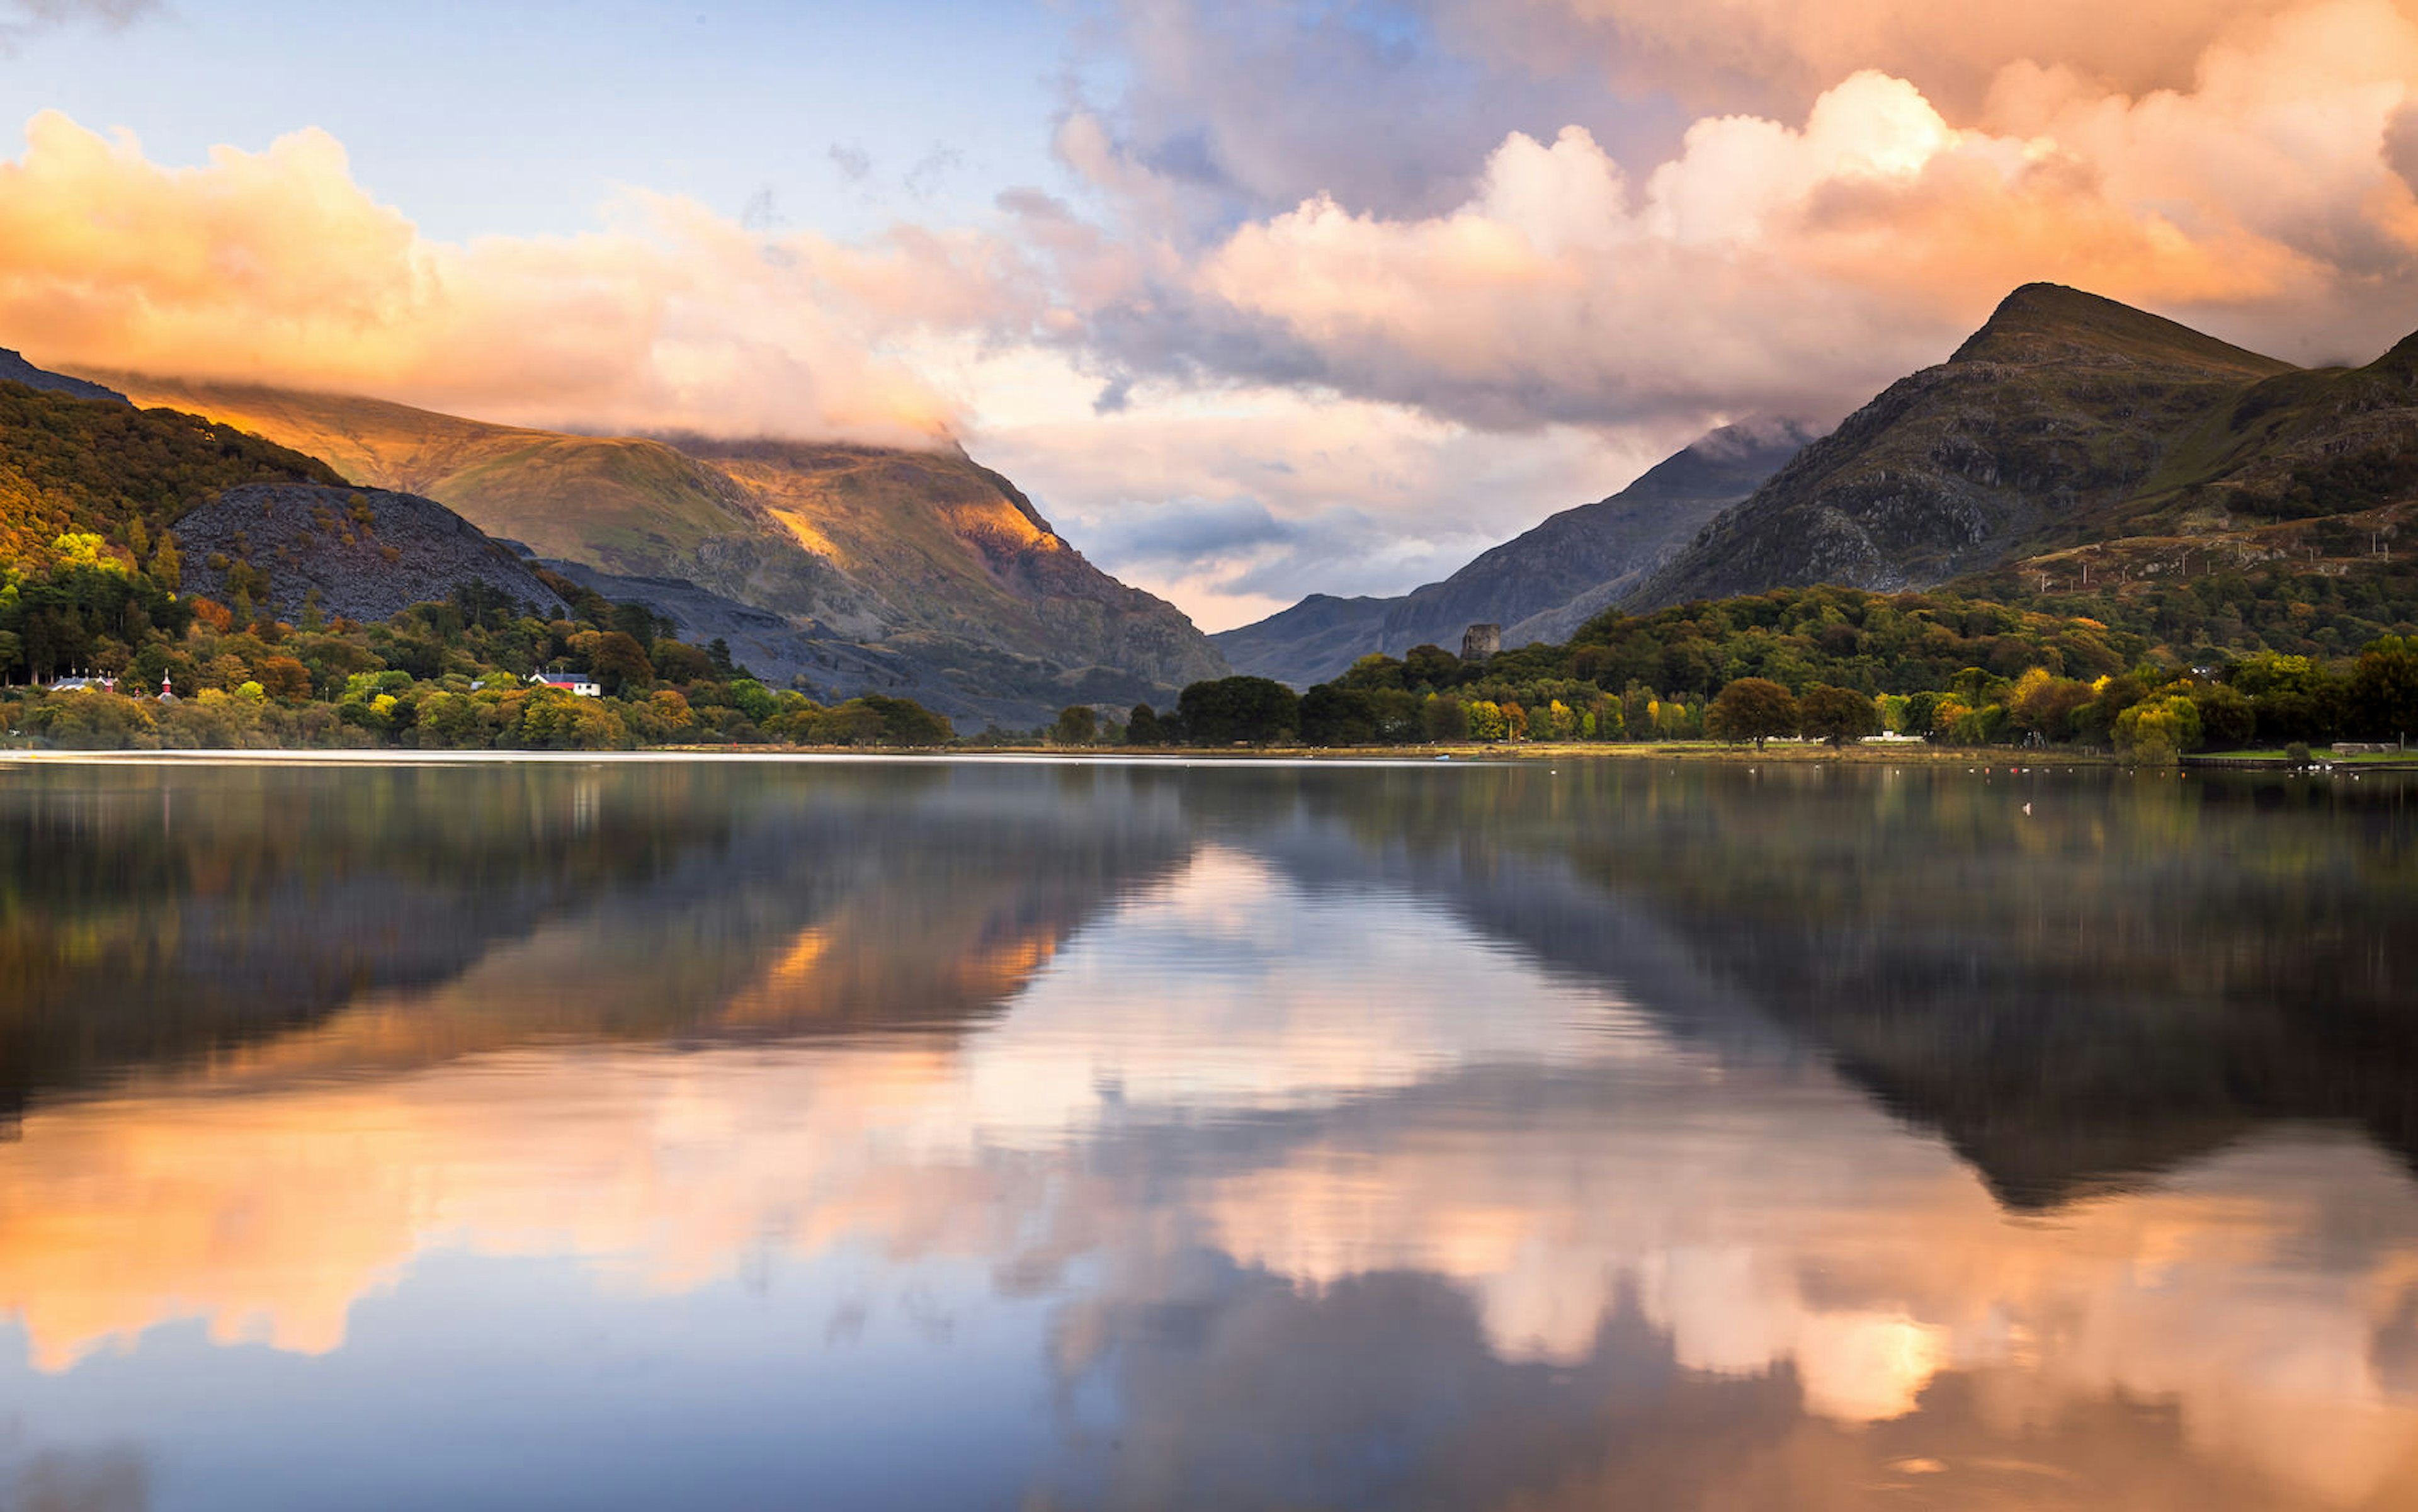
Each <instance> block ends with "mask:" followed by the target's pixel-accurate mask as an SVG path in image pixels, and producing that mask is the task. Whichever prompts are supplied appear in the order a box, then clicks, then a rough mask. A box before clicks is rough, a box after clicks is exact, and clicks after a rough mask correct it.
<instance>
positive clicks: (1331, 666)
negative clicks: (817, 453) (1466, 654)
mask: <svg viewBox="0 0 2418 1512" xmlns="http://www.w3.org/2000/svg"><path fill="white" fill-rule="evenodd" d="M1401 602H1402V599H1401V598H1400V597H1397V598H1391V599H1372V598H1355V599H1339V598H1337V597H1336V596H1335V595H1334V594H1332V593H1313V594H1311V595H1310V596H1309V597H1308V598H1306V599H1304V600H1302V601H1301V602H1300V603H1296V604H1294V605H1293V607H1292V608H1290V609H1281V610H1278V612H1277V613H1275V614H1272V615H1270V616H1268V617H1267V618H1266V619H1260V620H1254V621H1253V622H1252V623H1250V624H1247V625H1239V626H1237V627H1235V628H1234V629H1232V630H1221V631H1219V632H1217V634H1214V635H1212V636H1210V637H1209V639H1210V642H1211V643H1212V644H1213V645H1215V646H1216V647H1217V649H1218V650H1220V651H1222V652H1224V653H1225V656H1226V660H1227V661H1229V662H1231V663H1232V664H1233V667H1234V670H1235V671H1237V672H1242V673H1247V674H1248V675H1250V676H1252V677H1255V678H1274V679H1276V680H1278V682H1290V683H1292V684H1293V686H1295V687H1298V688H1306V687H1308V686H1309V685H1310V684H1311V683H1314V682H1324V681H1325V680H1327V679H1328V678H1331V677H1334V676H1335V675H1336V674H1337V673H1339V672H1341V671H1342V670H1343V669H1344V668H1345V667H1347V666H1350V665H1351V664H1353V663H1354V662H1356V661H1358V660H1359V659H1360V658H1362V657H1364V656H1367V655H1368V654H1370V652H1371V651H1374V650H1376V649H1378V648H1379V647H1381V646H1383V645H1384V644H1385V616H1386V614H1387V613H1389V612H1390V611H1391V610H1392V609H1393V608H1394V606H1395V605H1397V604H1399V603H1401ZM1460 644H1461V642H1460V641H1459V639H1457V638H1456V639H1455V640H1454V642H1453V645H1454V647H1455V648H1456V649H1458V648H1459V646H1460Z"/></svg>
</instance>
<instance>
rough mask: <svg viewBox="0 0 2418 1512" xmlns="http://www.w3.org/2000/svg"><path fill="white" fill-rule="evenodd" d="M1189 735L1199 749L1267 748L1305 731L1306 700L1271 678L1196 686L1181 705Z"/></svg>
mask: <svg viewBox="0 0 2418 1512" xmlns="http://www.w3.org/2000/svg"><path fill="white" fill-rule="evenodd" d="M1176 709H1177V711H1178V712H1179V713H1181V714H1182V715H1183V718H1184V730H1185V734H1186V737H1187V738H1188V739H1190V740H1191V741H1194V742H1195V743H1196V744H1200V745H1232V744H1237V743H1241V742H1246V741H1247V742H1249V743H1251V744H1254V745H1263V744H1265V743H1267V742H1268V741H1273V740H1275V739H1277V737H1278V736H1279V735H1283V734H1286V733H1288V732H1291V731H1297V730H1299V729H1300V727H1301V698H1300V695H1297V694H1295V693H1294V692H1293V690H1292V689H1291V688H1288V687H1286V686H1285V685H1284V684H1283V683H1281V682H1278V681H1275V680H1272V679H1268V678H1218V679H1217V680H1214V681H1209V682H1196V683H1194V684H1192V685H1191V686H1190V687H1188V688H1186V689H1185V690H1184V693H1183V695H1182V696H1181V697H1179V698H1178V699H1177V700H1176Z"/></svg>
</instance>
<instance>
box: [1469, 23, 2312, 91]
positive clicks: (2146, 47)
mask: <svg viewBox="0 0 2418 1512" xmlns="http://www.w3.org/2000/svg"><path fill="white" fill-rule="evenodd" d="M2297 8H2299V3H2298V0H2137V3H2135V4H2132V5H2128V6H2126V7H2124V8H2123V10H2122V12H2121V14H2120V15H2117V14H2115V13H2111V12H2110V11H2109V9H2108V8H2107V7H2106V6H2104V4H2101V3H2099V0H2028V3H2026V4H2023V5H1978V6H1977V5H1967V6H1953V5H1940V4H1938V3H1937V0H1698V3H1695V4H1691V5H1684V6H1675V5H1667V4H1661V3H1659V0H1460V3H1454V4H1449V5H1447V6H1446V8H1445V18H1446V19H1445V23H1446V27H1447V29H1448V30H1449V32H1450V33H1451V34H1452V35H1454V36H1455V37H1456V38H1458V39H1460V40H1462V42H1463V43H1464V44H1465V45H1471V46H1475V47H1478V48H1481V49H1484V50H1486V51H1489V52H1492V53H1499V54H1504V55H1508V56H1511V57H1515V58H1519V59H1521V60H1523V61H1524V62H1526V63H1527V64H1529V65H1530V66H1531V67H1535V68H1538V69H1547V70H1551V69H1562V68H1565V67H1568V66H1569V64H1570V63H1571V61H1572V60H1573V59H1574V58H1581V59H1585V60H1587V61H1589V62H1591V63H1593V64H1595V65H1596V66H1597V67H1599V68H1600V69H1602V70H1603V71H1604V72H1605V73H1606V74H1607V75H1608V76H1609V77H1611V78H1612V79H1613V80H1614V81H1615V82H1616V83H1620V84H1642V85H1645V86H1646V87H1651V88H1655V89H1660V90H1670V91H1675V92H1677V93H1679V94H1681V95H1682V96H1683V97H1686V98H1690V99H1696V100H1698V101H1701V102H1708V103H1721V104H1725V105H1729V106H1732V107H1736V106H1740V105H1745V106H1750V107H1754V108H1783V109H1784V108H1791V107H1801V106H1802V105H1803V104H1804V103H1805V102H1806V101H1808V100H1810V99H1813V96H1815V95H1816V94H1818V93H1820V92H1821V91H1822V90H1823V89H1826V88H1828V87H1829V86H1830V85H1831V84H1834V83H1836V82H1837V81H1838V80H1840V79H1842V78H1844V77H1845V76H1846V75H1847V74H1849V73H1853V72H1855V71H1857V70H1858V69H1884V70H1886V71H1888V72H1890V73H1893V74H1898V75H1901V76H1904V77H1906V78H1910V79H1913V80H1914V81H1916V82H1917V83H1918V84H1921V86H1922V88H1923V90H1924V92H1925V93H1927V94H1929V95H1931V96H1932V97H1933V98H1935V99H1944V100H1947V101H1949V102H1951V104H1953V105H1955V106H1956V107H1957V108H1958V109H1960V110H1970V109H1974V108H1978V107H1979V106H1980V105H1981V104H1982V101H1983V99H1985V98H1986V96H1987V95H1988V93H1989V90H1990V88H1991V86H1992V84H1994V82H1995V81H1996V79H1997V74H1998V71H1999V70H2000V69H2002V68H2004V67H2006V66H2007V65H2008V64H2010V63H2014V62H2018V61H2027V62H2030V63H2034V64H2037V65H2039V66H2041V67H2043V68H2047V69H2060V70H2064V71H2067V72H2070V73H2072V74H2074V75H2075V76H2077V77H2079V78H2082V79H2086V80H2089V81H2090V82H2091V83H2092V84H2093V85H2094V86H2096V87H2099V88H2102V89H2104V90H2108V91H2119V92H2123V93H2127V94H2138V93H2145V92H2148V91H2150V90H2156V89H2175V88H2182V87H2186V86H2188V85H2189V84H2191V82H2192V80H2193V77H2194V74H2195V72H2196V69H2197V68H2198V66H2199V63H2200V59H2201V56H2202V54H2203V53H2206V52H2207V51H2208V49H2209V48H2210V47H2211V46H2212V45H2214V44H2215V43H2217V42H2218V41H2220V40H2221V39H2224V38H2228V37H2231V36H2236V35H2239V34H2240V33H2241V32H2242V30H2243V28H2245V27H2247V26H2254V25H2256V24H2257V23H2260V22H2263V21H2266V20H2269V19H2272V18H2273V17H2276V16H2279V15H2283V14H2287V13H2288V12H2290V11H2292V10H2295V9H2297Z"/></svg>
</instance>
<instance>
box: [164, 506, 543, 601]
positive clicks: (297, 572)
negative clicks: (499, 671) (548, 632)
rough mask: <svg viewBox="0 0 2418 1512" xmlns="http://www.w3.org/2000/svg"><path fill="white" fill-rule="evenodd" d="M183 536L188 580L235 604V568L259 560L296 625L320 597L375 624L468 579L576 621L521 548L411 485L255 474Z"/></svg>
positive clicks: (199, 512) (190, 517)
mask: <svg viewBox="0 0 2418 1512" xmlns="http://www.w3.org/2000/svg"><path fill="white" fill-rule="evenodd" d="M176 540H177V542H178V543H179V544H180V545H181V546H182V548H183V552H184V587H185V588H188V589H189V590H191V591H192V592H196V593H200V594H203V595H205V596H207V597H208V598H212V599H216V600H218V601H220V602H221V603H229V602H232V601H233V600H234V598H235V583H234V582H233V580H232V577H231V574H234V573H239V572H242V571H243V570H244V567H245V566H246V565H247V564H248V565H249V567H250V568H251V569H252V570H253V573H255V574H261V575H265V576H266V578H267V582H266V583H265V585H263V592H264V593H265V596H266V598H267V600H268V603H269V605H270V606H271V607H273V608H274V610H275V612H276V615H277V618H278V619H283V620H285V621H287V622H289V623H293V622H298V621H299V620H300V619H302V617H303V615H304V613H305V612H306V610H307V609H308V608H309V607H310V606H312V605H314V604H315V605H316V606H317V607H318V609H319V611H320V612H321V613H322V614H325V615H329V616H336V615H341V616H343V617H344V618H345V619H355V620H360V621H362V622H365V623H371V624H375V623H377V622H379V621H381V620H385V619H390V618H392V617H393V616H394V615H396V614H399V613H401V612H402V611H403V610H405V609H408V608H410V607H411V606H412V605H413V604H415V603H429V602H431V601H432V600H438V599H443V598H446V597H448V596H449V595H451V593H452V592H453V590H454V589H455V588H459V587H461V586H462V585H463V584H465V583H479V584H482V585H484V586H485V587H487V588H492V589H494V590H496V591H497V592H498V593H501V594H502V595H504V597H505V598H506V599H509V600H513V601H516V602H518V603H523V604H526V605H528V607H529V608H530V609H531V610H532V611H534V612H535V613H537V614H538V615H539V617H540V618H542V619H556V618H563V619H568V618H570V612H571V611H570V606H569V605H567V604H565V603H563V602H562V598H561V596H560V595H559V594H558V593H556V592H555V591H554V590H553V589H552V588H547V587H546V586H545V585H544V584H543V583H542V582H540V581H539V580H538V578H537V575H536V574H535V573H531V572H530V571H529V570H528V568H527V567H525V566H523V565H522V564H521V560H520V558H519V557H516V556H514V555H513V553H512V552H510V551H508V550H506V549H505V548H504V547H503V546H501V545H499V544H497V542H494V541H491V540H489V539H488V538H487V536H486V534H485V533H484V532H482V530H480V529H479V527H476V526H474V525H472V524H471V523H470V522H469V521H467V520H465V519H464V518H462V516H460V515H458V514H456V513H454V512H452V511H451V510H449V509H447V508H446V507H445V506H444V505H442V504H439V503H437V502H436V500H434V499H426V498H421V497H418V496H415V495H411V494H392V493H389V492H387V491H385V490H384V489H375V488H371V489H353V488H330V487H328V486H325V485H319V484H311V483H250V484H246V485H245V486H243V487H240V488H231V489H228V490H227V491H226V492H225V493H223V494H221V495H220V496H218V497H217V498H215V499H212V500H210V501H209V502H208V503H206V504H203V505H202V506H201V507H199V508H198V509H195V510H193V511H192V512H190V513H188V514H186V515H185V516H184V517H183V518H181V519H179V520H178V521H177V522H176ZM245 591H247V592H249V591H250V588H245Z"/></svg>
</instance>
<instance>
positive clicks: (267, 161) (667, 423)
mask: <svg viewBox="0 0 2418 1512" xmlns="http://www.w3.org/2000/svg"><path fill="white" fill-rule="evenodd" d="M1018 276H1019V275H1018V270H1017V268H1016V267H1014V266H1013V264H1012V262H1011V261H1007V260H1003V259H1002V257H1001V256H1000V255H999V254H998V252H997V250H996V249H995V248H994V247H992V246H991V245H990V244H989V243H988V242H987V241H986V240H985V239H983V238H981V237H973V236H967V235H953V234H942V233H933V232H926V231H918V230H902V231H900V232H898V233H896V234H895V235H894V236H892V237H888V238H885V239H884V240H883V241H881V242H880V243H879V244H877V245H873V246H869V247H843V246H839V245H837V244H834V243H832V242H830V241H828V240H826V239H824V238H821V237H813V236H805V235H800V236H788V237H759V236H757V235H754V234H752V233H749V232H746V231H744V230H742V228H740V227H739V226H737V225H736V224H734V223H732V222H729V221H724V220H721V219H719V218H717V217H714V216H712V215H711V214H710V213H708V212H706V211H705V210H703V209H702V208H701V207H699V206H696V205H695V204H693V203H691V202H688V201H684V200H680V199H674V198H667V197H665V196H661V195H654V194H648V193H644V192H638V191H631V192H628V193H625V194H624V195H623V196H622V197H621V198H620V200H618V201H617V202H615V203H614V204H613V205H612V206H608V214H607V219H606V226H605V229H603V230H600V231H596V232H592V233H588V234H585V235H579V236H571V237H526V238H516V237H485V238H481V239H479V240H476V241H472V242H470V243H468V244H467V245H455V244H451V243H444V242H436V241H431V240H429V239H427V238H426V237H422V236H421V234H420V233H419V231H418V230H417V229H416V228H415V227H414V226H413V225H412V223H411V222H410V221H408V220H407V219H406V217H405V216H404V215H403V213H402V212H401V211H399V210H397V209H395V208H394V207H392V206H385V205H380V204H378V203H377V202H376V201H375V200H374V199H373V198H371V196H370V195H369V194H368V193H366V192H365V191H363V190H362V189H361V188H360V186H359V185H358V184H356V183H355V182H354V181H353V178H352V176H351V170H350V165H349V164H348V162H347V161H346V159H345V155H344V148H343V147H342V146H341V145H339V144H338V143H337V142H336V141H335V139H334V138H332V137H330V136H329V135H328V134H327V133H326V132H324V131H320V130H301V131H297V132H295V133H293V134H292V135H289V136H285V137H282V138H280V139H279V140H278V141H277V142H275V143H274V144H272V145H270V146H269V147H268V149H267V150H266V151H264V152H259V153H247V152H242V151H238V150H237V149H235V148H232V147H220V148H217V149H215V150H214V151H213V152H212V154H211V156H210V160H209V161H208V162H207V164H205V165H202V166H199V167H194V168H187V169H170V168H164V167H161V166H160V165H158V164H155V163H153V162H151V161H150V160H147V159H146V158H145V156H144V154H143V151H142V149H141V146H140V145H139V144H138V143H136V142H135V141H134V139H133V138H132V137H130V136H127V135H123V134H121V135H119V136H118V137H116V138H115V139H114V140H107V139H103V138H102V137H99V136H98V135H96V134H94V133H93V132H91V131H88V130H84V128H82V127H80V126H78V125H76V124H75V123H74V122H72V121H70V120H69V119H68V118H67V117H66V116H64V115H59V114H57V113H56V112H44V113H43V114H41V115H37V116H35V117H34V119H33V120H32V122H31V123H30V124H29V125H28V127H27V129H26V137H25V150H24V153H23V156H22V157H20V158H18V159H16V160H13V161H8V162H5V163H0V329H6V330H8V332H10V333H11V339H12V340H13V341H14V342H16V343H17V344H22V345H23V346H24V347H25V348H26V349H27V350H28V351H29V352H31V353H32V354H34V355H35V356H36V357H37V359H41V360H47V361H51V362H54V363H58V364H61V365H65V366H69V367H72V366H75V365H77V364H80V363H81V364H91V365H99V366H115V367H124V368H133V369H138V370H150V371H156V372H162V373H171V374H179V375H190V376H208V377H221V378H237V379H246V380H251V381H255V382H271V383H281V384H285V385H290V386H296V387H305V388H315V389H338V390H344V391H362V392H369V393H375V394H377V395H379V396H382V397H388V398H394V399H400V400H404V401H406V402H411V403H417V404H422V405H430V406H432V407H436V408H440V409H457V410H467V411H469V412H472V413H475V414H477V415H479V416H481V417H482V418H490V419H496V420H520V421H526V422H531V423H549V422H551V423H565V422H570V423H579V424H586V425H596V426H610V427H618V428H686V429H695V430H700V431H706V432H710V433H716V434H742V435H743V434H751V433H761V432H778V433H782V434H787V435H848V436H854V437H862V438H868V439H883V440H898V439H904V440H917V439H928V438H929V437H930V436H931V435H933V434H934V433H935V432H937V431H939V430H941V429H942V428H944V427H946V426H948V425H950V424H951V423H953V422H954V420H956V410H957V405H956V401H955V400H954V399H952V398H951V397H950V396H947V395H945V394H943V393H941V391H939V390H938V389H935V388H934V387H933V386H932V385H931V384H929V383H928V382H926V380H925V379H923V378H922V377H920V376H919V375H917V374H916V373H915V371H914V370H913V367H912V366H911V363H910V362H908V361H907V360H905V359H902V358H901V356H900V355H899V353H900V349H901V348H902V346H904V345H906V344H911V342H912V341H913V340H914V338H915V336H916V334H917V332H919V331H920V330H922V329H924V328H926V327H927V326H931V325H940V326H943V327H945V328H950V329H957V328H964V327H966V326H969V325H976V324H980V323H981V322H983V321H986V320H987V319H989V318H991V317H992V315H993V314H995V313H998V312H999V311H1001V310H1002V309H1009V308H1013V307H1014V306H1015V305H1016V304H1017V302H1018V299H1019V298H1021V296H1020V295H1019V294H1018V290H1017V282H1018Z"/></svg>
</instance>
